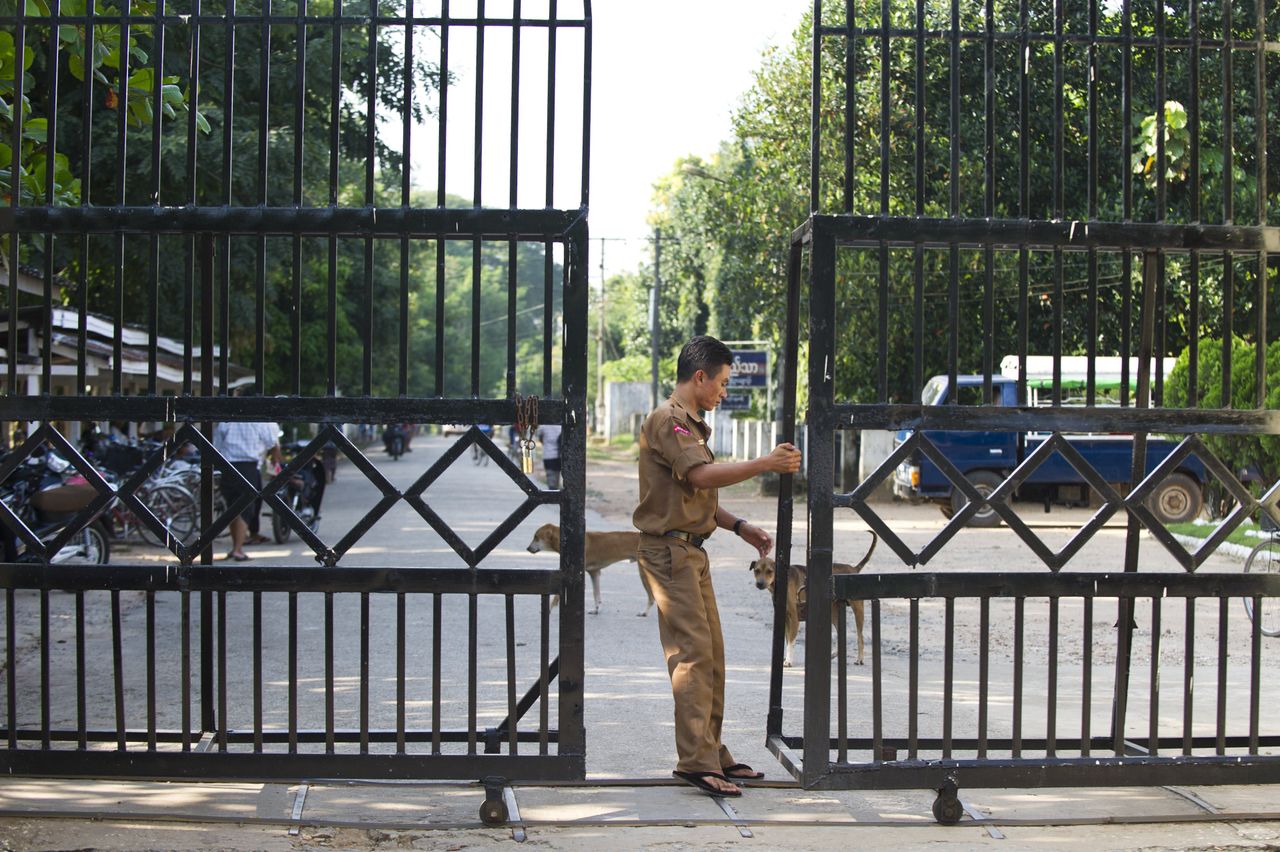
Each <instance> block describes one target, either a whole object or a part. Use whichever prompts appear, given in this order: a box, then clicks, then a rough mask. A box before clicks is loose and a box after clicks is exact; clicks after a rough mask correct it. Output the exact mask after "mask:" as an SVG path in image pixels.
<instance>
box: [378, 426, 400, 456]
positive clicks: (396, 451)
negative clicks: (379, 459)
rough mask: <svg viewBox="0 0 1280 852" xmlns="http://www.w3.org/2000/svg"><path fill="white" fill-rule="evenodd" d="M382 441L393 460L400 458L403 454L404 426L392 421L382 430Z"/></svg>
mask: <svg viewBox="0 0 1280 852" xmlns="http://www.w3.org/2000/svg"><path fill="white" fill-rule="evenodd" d="M382 443H383V445H384V446H385V447H386V448H387V455H389V456H391V459H392V460H393V461H394V460H395V459H398V458H400V456H402V455H403V454H404V428H403V427H402V426H401V425H400V424H399V423H392V424H391V425H390V426H388V427H387V428H386V429H385V430H383V432H382Z"/></svg>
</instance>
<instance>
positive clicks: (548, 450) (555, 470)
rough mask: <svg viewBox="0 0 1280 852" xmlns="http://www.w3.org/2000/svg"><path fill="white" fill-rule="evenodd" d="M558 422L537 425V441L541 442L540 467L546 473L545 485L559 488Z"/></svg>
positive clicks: (554, 489) (556, 489)
mask: <svg viewBox="0 0 1280 852" xmlns="http://www.w3.org/2000/svg"><path fill="white" fill-rule="evenodd" d="M560 428H561V427H560V424H559V423H546V424H543V425H542V426H539V427H538V441H539V443H541V444H542V467H543V469H544V470H545V471H546V474H547V487H548V488H550V489H551V490H552V491H559V490H560Z"/></svg>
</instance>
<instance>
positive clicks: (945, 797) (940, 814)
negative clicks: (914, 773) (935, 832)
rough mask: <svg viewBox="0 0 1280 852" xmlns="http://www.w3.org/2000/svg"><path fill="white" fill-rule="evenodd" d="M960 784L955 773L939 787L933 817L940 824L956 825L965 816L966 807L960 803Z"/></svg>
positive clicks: (934, 801)
mask: <svg viewBox="0 0 1280 852" xmlns="http://www.w3.org/2000/svg"><path fill="white" fill-rule="evenodd" d="M959 789H960V788H959V786H958V785H957V784H956V779H955V776H954V775H948V776H947V780H946V781H944V782H942V786H941V787H939V788H938V798H936V799H934V800H933V818H934V819H935V820H937V821H938V825H955V824H956V823H958V822H960V817H962V816H964V807H963V806H962V805H961V804H960V796H959Z"/></svg>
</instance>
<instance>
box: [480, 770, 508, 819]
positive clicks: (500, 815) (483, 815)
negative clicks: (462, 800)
mask: <svg viewBox="0 0 1280 852" xmlns="http://www.w3.org/2000/svg"><path fill="white" fill-rule="evenodd" d="M480 783H482V784H484V802H483V803H482V804H481V805H480V821H481V822H482V823H484V824H485V825H503V824H505V823H506V821H507V817H508V816H509V814H508V812H507V803H506V801H505V800H504V799H503V795H502V791H503V788H504V787H506V786H507V779H505V778H498V777H495V776H489V777H488V778H484V779H481V782H480Z"/></svg>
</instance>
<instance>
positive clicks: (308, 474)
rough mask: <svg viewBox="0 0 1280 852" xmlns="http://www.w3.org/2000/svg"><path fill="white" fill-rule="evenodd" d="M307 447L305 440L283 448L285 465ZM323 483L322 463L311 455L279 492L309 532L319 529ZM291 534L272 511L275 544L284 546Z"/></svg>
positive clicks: (286, 525)
mask: <svg viewBox="0 0 1280 852" xmlns="http://www.w3.org/2000/svg"><path fill="white" fill-rule="evenodd" d="M306 446H307V442H305V441H294V442H292V443H289V444H285V445H284V446H282V447H281V448H280V451H281V453H282V454H283V456H284V460H285V464H288V463H289V461H291V460H292V459H294V458H296V457H297V456H298V453H300V452H302V450H303V449H304V448H305V447H306ZM325 480H326V477H325V470H324V462H322V461H321V460H320V457H319V456H314V457H312V459H311V460H310V461H309V462H307V463H306V464H304V465H303V466H302V467H301V468H300V469H299V470H298V472H297V473H295V474H293V476H290V477H289V481H288V482H286V483H285V485H284V488H282V489H281V491H280V498H281V499H282V500H284V502H285V505H286V506H288V507H289V508H290V509H292V510H293V513H294V514H295V515H297V516H298V517H299V518H301V519H302V522H303V523H304V524H306V525H307V528H308V529H310V530H311V531H312V532H315V531H316V530H317V529H319V528H320V502H321V501H322V500H323V499H324V486H325ZM292 535H293V528H292V527H290V526H289V525H288V524H287V523H286V522H285V519H284V516H283V515H281V514H280V513H279V512H272V513H271V537H272V538H273V539H275V542H276V544H284V543H285V542H286V541H288V540H289V537H290V536H292Z"/></svg>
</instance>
